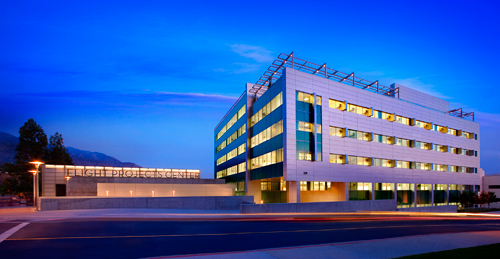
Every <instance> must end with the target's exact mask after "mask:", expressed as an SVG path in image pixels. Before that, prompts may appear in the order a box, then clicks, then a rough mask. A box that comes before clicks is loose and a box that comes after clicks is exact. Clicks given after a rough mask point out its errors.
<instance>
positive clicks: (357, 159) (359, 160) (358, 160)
mask: <svg viewBox="0 0 500 259" xmlns="http://www.w3.org/2000/svg"><path fill="white" fill-rule="evenodd" d="M348 157H349V164H352V165H364V166H369V165H371V164H372V163H371V160H372V159H371V158H370V157H361V156H348Z"/></svg>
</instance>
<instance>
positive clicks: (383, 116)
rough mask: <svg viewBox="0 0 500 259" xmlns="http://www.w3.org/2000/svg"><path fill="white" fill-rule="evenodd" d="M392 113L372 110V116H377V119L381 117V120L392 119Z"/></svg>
mask: <svg viewBox="0 0 500 259" xmlns="http://www.w3.org/2000/svg"><path fill="white" fill-rule="evenodd" d="M391 116H392V114H390V113H387V112H383V111H378V110H373V117H375V118H379V119H383V120H389V121H390V120H391V118H392V120H394V118H393V116H392V117H391Z"/></svg>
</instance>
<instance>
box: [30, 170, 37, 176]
mask: <svg viewBox="0 0 500 259" xmlns="http://www.w3.org/2000/svg"><path fill="white" fill-rule="evenodd" d="M28 172H30V173H32V174H33V175H36V173H38V171H37V170H30V171H28Z"/></svg>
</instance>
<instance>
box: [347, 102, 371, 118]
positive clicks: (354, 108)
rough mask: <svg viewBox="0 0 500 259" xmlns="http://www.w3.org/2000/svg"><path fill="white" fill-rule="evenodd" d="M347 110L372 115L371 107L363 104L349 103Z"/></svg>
mask: <svg viewBox="0 0 500 259" xmlns="http://www.w3.org/2000/svg"><path fill="white" fill-rule="evenodd" d="M347 111H348V112H353V113H357V114H362V115H366V116H371V115H372V109H371V108H366V107H363V106H358V105H354V104H350V103H348V104H347Z"/></svg>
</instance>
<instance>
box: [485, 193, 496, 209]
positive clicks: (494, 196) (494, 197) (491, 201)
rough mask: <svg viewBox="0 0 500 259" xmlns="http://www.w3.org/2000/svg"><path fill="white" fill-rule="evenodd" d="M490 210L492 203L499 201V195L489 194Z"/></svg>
mask: <svg viewBox="0 0 500 259" xmlns="http://www.w3.org/2000/svg"><path fill="white" fill-rule="evenodd" d="M488 196H489V197H488V198H489V199H488V202H487V203H488V208H489V207H490V203H493V202H496V201H497V195H496V194H495V193H494V192H488Z"/></svg>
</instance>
